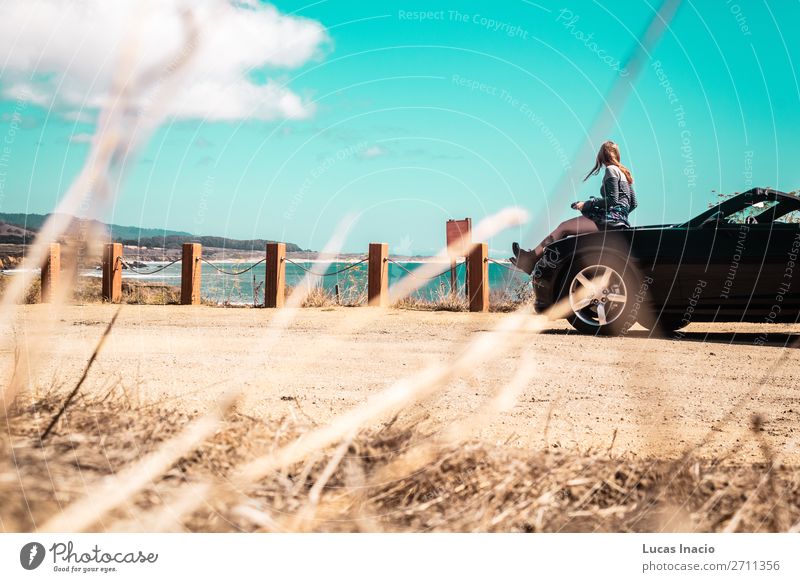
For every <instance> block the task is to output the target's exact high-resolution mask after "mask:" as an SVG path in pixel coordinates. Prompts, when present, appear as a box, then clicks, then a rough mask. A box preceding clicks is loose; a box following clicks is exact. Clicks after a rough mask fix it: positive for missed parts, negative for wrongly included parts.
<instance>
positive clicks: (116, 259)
mask: <svg viewBox="0 0 800 582" xmlns="http://www.w3.org/2000/svg"><path fill="white" fill-rule="evenodd" d="M102 296H103V301H108V302H109V303H119V302H120V301H122V243H107V244H106V245H105V247H103V292H102Z"/></svg>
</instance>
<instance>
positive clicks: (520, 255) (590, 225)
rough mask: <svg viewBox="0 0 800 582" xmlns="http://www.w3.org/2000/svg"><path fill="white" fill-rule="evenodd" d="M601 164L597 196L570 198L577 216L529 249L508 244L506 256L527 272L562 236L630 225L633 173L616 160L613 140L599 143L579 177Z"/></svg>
mask: <svg viewBox="0 0 800 582" xmlns="http://www.w3.org/2000/svg"><path fill="white" fill-rule="evenodd" d="M601 167H605V169H606V172H605V175H604V176H603V185H602V186H600V198H595V197H594V196H592V197H591V198H589V200H587V201H586V202H574V203H572V205H571V207H572V208H573V209H575V210H579V211H580V213H581V216H578V217H576V218H570V219H569V220H565V221H564V222H562V223H561V224H559V225H558V227H557V228H556V229H555V230H554V231H553V232H551V233H550V234H549V235H548V236H547V237H546V238H545V239H544V240H543V241H542V242H541V243H539V246H538V247H536V248H535V249H533V250H530V251H526V250H523V249H520V248H519V243H514V244H513V245H512V246H511V249H512V251H513V253H514V256H513V257H511V259H510V260H511V263H512V264H513V265H514V266H515V267H516V268H517V269H519V270H521V271H524V272H526V273H527V274H528V275H530V274H531V272H532V271H533V267H534V265H536V263H537V261H538V260H539V259H540V258H541V257H542V254H543V253H544V247H546V246H547V245H549V244H550V243H552V242H555V241H557V240H561V239H562V238H564V237H567V236H571V235H577V234H588V233H590V232H597V231H598V230H604V229H607V228H622V227H629V226H630V224H629V223H628V214H629V213H631V212H633V210H634V209H635V208H636V206H637V203H636V192H634V190H633V176H632V175H631V172H630V170H628V168H626V167H625V166H623V165H622V163H621V162H620V156H619V148H618V147H617V144H615V143H614V142H613V141H607V142H605V143H604V144H603V145H601V146H600V151H599V152H597V159H596V160H595V163H594V167H593V168H592V169H591V171H590V172H589V173H588V174H586V177H585V178H584V179H583V181H584V182H585V181H586V180H588V179H589V177H590V176H596V175H597V174H598V173H599V172H600V168H601Z"/></svg>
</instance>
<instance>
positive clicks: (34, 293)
mask: <svg viewBox="0 0 800 582" xmlns="http://www.w3.org/2000/svg"><path fill="white" fill-rule="evenodd" d="M13 276H14V275H7V274H3V273H0V297H2V296H3V293H4V292H5V289H6V287H7V286H8V284H9V282H10V281H11V277H13ZM41 299H42V283H41V281H40V280H39V278H38V277H37V278H36V279H34V280H33V281H31V285H30V287H28V289H27V291H26V292H25V301H24V302H25V303H28V304H33V303H39V302H40V301H41Z"/></svg>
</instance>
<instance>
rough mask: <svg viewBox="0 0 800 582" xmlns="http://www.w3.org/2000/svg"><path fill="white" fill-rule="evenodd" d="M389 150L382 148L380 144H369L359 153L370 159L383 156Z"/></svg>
mask: <svg viewBox="0 0 800 582" xmlns="http://www.w3.org/2000/svg"><path fill="white" fill-rule="evenodd" d="M388 153H389V151H388V150H386V149H384V148H382V147H381V146H377V145H374V146H370V147H368V148H367V149H365V150H364V151H362V152H361V153H360V154H359V155H360V156H361V157H362V158H364V159H365V160H371V159H373V158H379V157H381V156H385V155H386V154H388Z"/></svg>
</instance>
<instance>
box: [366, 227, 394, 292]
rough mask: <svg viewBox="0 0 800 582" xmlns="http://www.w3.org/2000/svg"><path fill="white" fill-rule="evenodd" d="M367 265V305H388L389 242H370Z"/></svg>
mask: <svg viewBox="0 0 800 582" xmlns="http://www.w3.org/2000/svg"><path fill="white" fill-rule="evenodd" d="M367 265H368V269H367V283H368V285H367V305H369V306H370V307H387V306H388V305H389V245H388V244H387V243H369V262H368V263H367Z"/></svg>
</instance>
